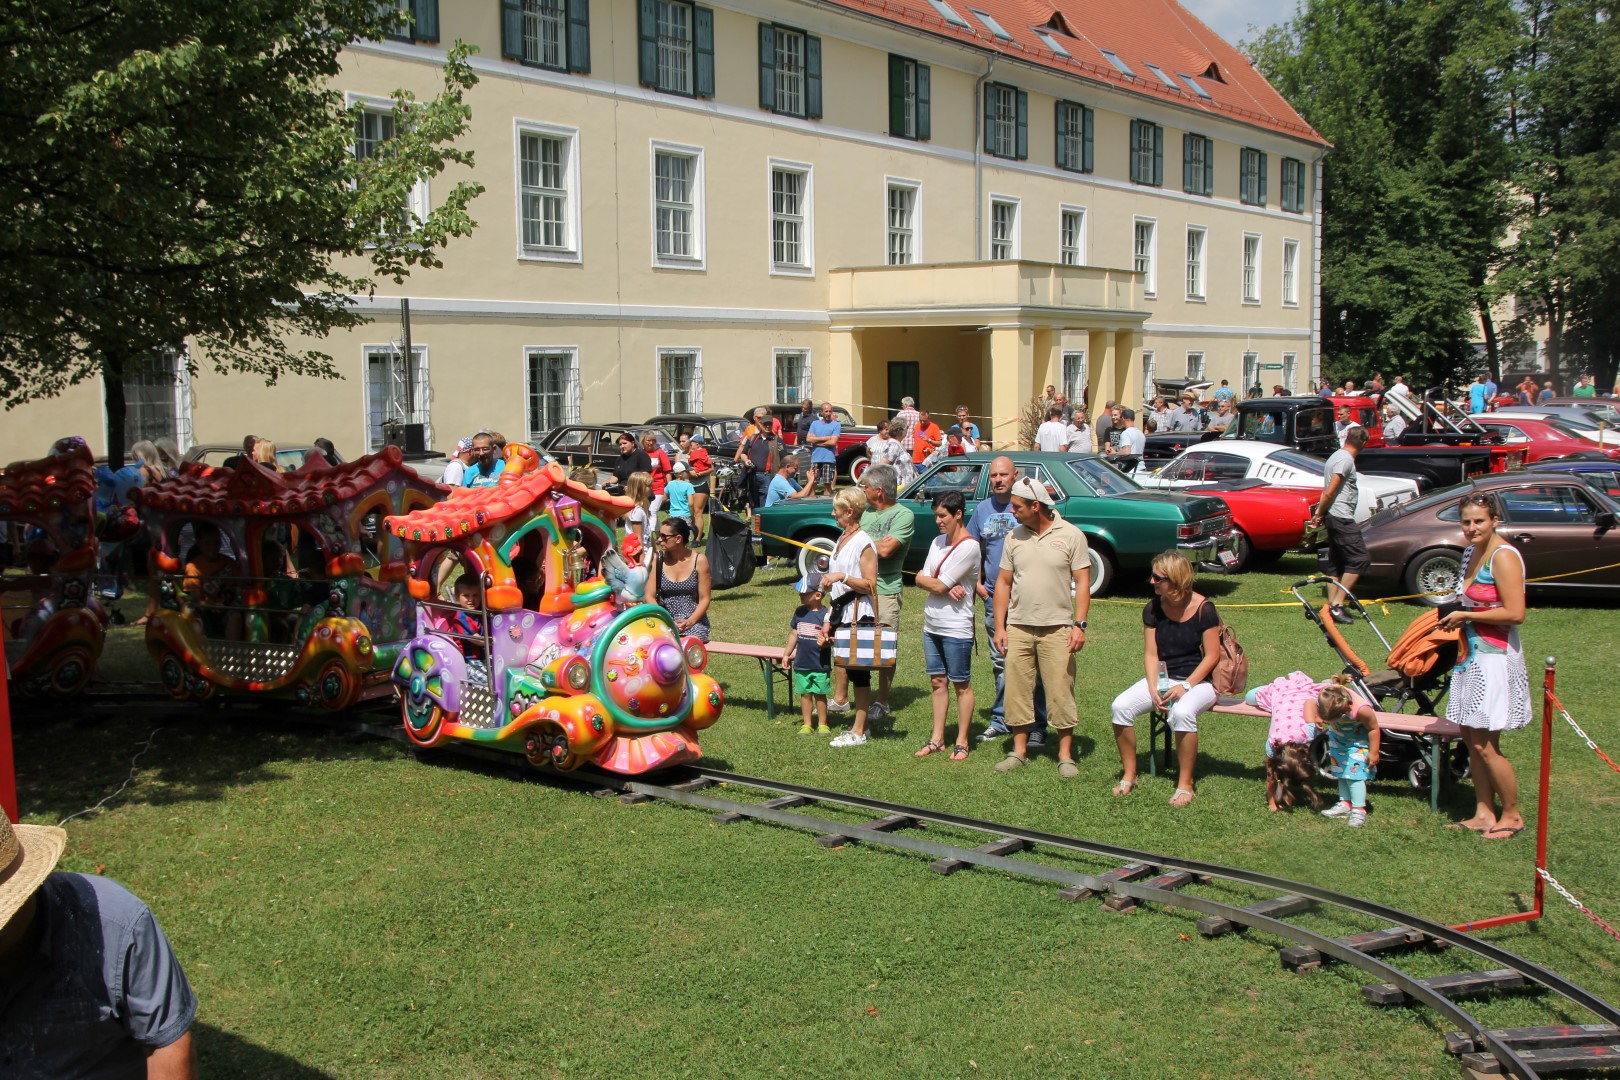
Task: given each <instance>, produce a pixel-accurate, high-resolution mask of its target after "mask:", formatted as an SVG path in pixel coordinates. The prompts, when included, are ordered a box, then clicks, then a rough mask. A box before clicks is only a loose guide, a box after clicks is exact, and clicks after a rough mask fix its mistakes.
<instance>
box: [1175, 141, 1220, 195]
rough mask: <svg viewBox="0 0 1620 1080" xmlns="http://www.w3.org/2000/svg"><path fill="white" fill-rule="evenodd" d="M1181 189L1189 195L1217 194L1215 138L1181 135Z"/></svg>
mask: <svg viewBox="0 0 1620 1080" xmlns="http://www.w3.org/2000/svg"><path fill="white" fill-rule="evenodd" d="M1181 190H1182V191H1185V192H1186V193H1187V194H1189V195H1213V194H1215V140H1213V139H1207V138H1205V137H1204V136H1202V135H1183V136H1182V137H1181Z"/></svg>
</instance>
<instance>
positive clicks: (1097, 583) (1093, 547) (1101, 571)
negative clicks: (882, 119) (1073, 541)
mask: <svg viewBox="0 0 1620 1080" xmlns="http://www.w3.org/2000/svg"><path fill="white" fill-rule="evenodd" d="M1088 547H1089V548H1090V553H1091V595H1092V596H1107V595H1108V592H1109V590H1110V589H1112V588H1113V587H1114V577H1115V575H1116V574H1118V573H1119V571H1118V568H1117V564H1116V563H1115V562H1114V554H1113V552H1111V551H1109V550H1108V549H1107V548H1105V547H1103V546H1102V545H1101V544H1090V545H1088Z"/></svg>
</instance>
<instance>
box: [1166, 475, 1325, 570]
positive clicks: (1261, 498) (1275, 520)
mask: <svg viewBox="0 0 1620 1080" xmlns="http://www.w3.org/2000/svg"><path fill="white" fill-rule="evenodd" d="M1181 490H1183V491H1189V492H1196V493H1197V494H1199V495H1213V496H1214V497H1215V498H1217V499H1220V500H1221V501H1222V502H1224V503H1225V504H1226V507H1227V509H1228V510H1230V511H1232V531H1233V532H1234V533H1236V535H1237V546H1236V548H1235V549H1234V550H1233V553H1232V554H1233V559H1232V561H1231V562H1230V563H1228V564H1227V565H1226V569H1227V571H1229V572H1231V573H1237V572H1238V571H1240V570H1244V569H1246V568H1247V567H1248V565H1249V564H1250V562H1251V561H1252V562H1259V563H1269V562H1276V561H1277V560H1278V559H1280V558H1282V557H1283V555H1285V554H1287V553H1288V552H1290V551H1295V550H1300V549H1302V548H1303V546H1304V543H1305V523H1306V522H1307V521H1309V520H1310V517H1311V508H1312V507H1314V506H1315V505H1316V500H1317V499H1319V498H1321V496H1322V493H1321V492H1320V491H1312V490H1310V489H1308V488H1292V487H1278V486H1277V485H1275V484H1269V483H1267V482H1266V481H1264V480H1215V481H1211V482H1209V483H1204V484H1191V485H1188V486H1186V487H1183V488H1182V489H1181ZM1222 561H1223V562H1224V561H1225V560H1224V558H1223V560H1222Z"/></svg>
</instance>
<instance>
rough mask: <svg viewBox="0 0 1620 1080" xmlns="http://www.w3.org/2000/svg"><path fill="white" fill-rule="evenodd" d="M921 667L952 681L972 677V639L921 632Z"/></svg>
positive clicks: (963, 680) (960, 681) (960, 680)
mask: <svg viewBox="0 0 1620 1080" xmlns="http://www.w3.org/2000/svg"><path fill="white" fill-rule="evenodd" d="M923 669H924V670H925V671H927V672H928V674H929V675H943V676H945V677H946V678H948V679H950V680H951V682H953V683H965V682H969V681H971V680H972V678H973V639H972V638H965V637H964V638H954V637H944V636H942V635H940V634H930V633H927V632H926V631H925V632H924V633H923Z"/></svg>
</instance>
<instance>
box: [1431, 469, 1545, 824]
mask: <svg viewBox="0 0 1620 1080" xmlns="http://www.w3.org/2000/svg"><path fill="white" fill-rule="evenodd" d="M1499 518H1500V514H1499V513H1498V512H1497V509H1496V500H1495V499H1493V498H1492V497H1491V496H1490V495H1487V494H1485V493H1484V492H1478V491H1476V492H1474V493H1472V494H1469V495H1465V496H1464V497H1463V500H1462V504H1461V506H1460V507H1459V508H1458V519H1459V521H1460V523H1461V525H1462V534H1463V540H1465V541H1466V542H1467V544H1468V547H1467V548H1465V549H1464V550H1463V577H1462V587H1461V588H1460V589H1459V590H1458V597H1457V599H1458V600H1459V601H1460V602H1461V605H1462V606H1461V609H1460V610H1456V611H1451V612H1449V613H1448V614H1446V615H1445V617H1444V618H1442V619H1441V620H1440V625H1441V626H1442V627H1443V628H1445V629H1447V630H1461V631H1462V635H1463V638H1464V640H1465V641H1466V643H1467V645H1468V659H1467V660H1466V661H1464V663H1463V664H1462V666H1461V667H1459V668H1458V669H1457V671H1456V673H1455V674H1453V675H1452V677H1451V690H1450V693H1449V694H1448V695H1447V698H1446V719H1447V720H1450V721H1452V722H1454V723H1456V724H1459V725H1461V726H1462V730H1463V742H1464V743H1465V744H1466V745H1467V747H1468V769H1469V777H1470V778H1471V779H1472V780H1473V781H1474V800H1475V803H1476V805H1475V808H1474V816H1473V817H1471V818H1468V819H1467V820H1466V821H1460V822H1457V823H1456V825H1452V826H1449V827H1450V828H1464V829H1471V830H1473V831H1474V832H1477V833H1480V834H1482V835H1483V836H1484V837H1485V839H1487V840H1507V839H1509V838H1511V837H1514V836H1517V835H1519V833H1521V832H1523V831H1524V815H1523V814H1521V813H1520V812H1519V781H1518V777H1516V776H1515V775H1514V774H1513V764H1512V763H1511V762H1509V761H1508V759H1507V758H1505V757H1503V756H1502V747H1501V738H1502V732H1504V731H1513V730H1515V729H1517V728H1522V727H1524V726H1525V725H1526V724H1528V723H1529V722H1530V678H1529V674H1528V673H1527V672H1526V671H1525V667H1524V648H1523V646H1521V645H1520V644H1519V624H1520V623H1522V622H1524V556H1522V555H1520V554H1519V549H1518V548H1516V547H1514V546H1513V545H1512V544H1509V543H1506V542H1505V541H1503V539H1502V538H1501V537H1500V536H1498V535H1497V534H1496V526H1497V524H1498V520H1499ZM1498 798H1500V799H1501V801H1502V811H1501V813H1497V810H1496V800H1497V799H1498Z"/></svg>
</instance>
